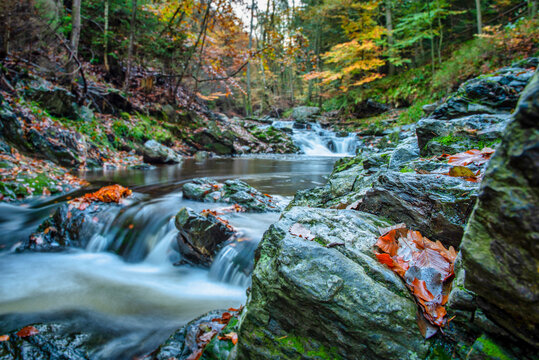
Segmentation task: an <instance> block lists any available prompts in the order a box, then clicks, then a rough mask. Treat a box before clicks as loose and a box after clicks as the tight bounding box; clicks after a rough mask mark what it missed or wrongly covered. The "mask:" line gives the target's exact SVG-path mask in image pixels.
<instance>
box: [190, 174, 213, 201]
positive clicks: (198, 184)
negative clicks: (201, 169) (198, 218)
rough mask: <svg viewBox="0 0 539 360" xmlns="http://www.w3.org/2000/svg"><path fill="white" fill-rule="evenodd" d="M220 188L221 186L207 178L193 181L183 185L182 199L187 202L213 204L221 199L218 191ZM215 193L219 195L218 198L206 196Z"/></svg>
mask: <svg viewBox="0 0 539 360" xmlns="http://www.w3.org/2000/svg"><path fill="white" fill-rule="evenodd" d="M221 186H222V184H220V183H218V182H217V181H214V180H211V179H208V178H199V179H194V180H193V181H191V182H189V183H187V184H184V185H183V187H182V191H183V197H184V198H186V199H189V200H196V201H205V202H215V201H217V200H219V199H220V198H221V193H220V191H218V190H219V189H220V187H221ZM216 191H217V192H218V193H219V198H217V199H215V198H214V197H212V196H207V195H208V194H211V193H213V192H216Z"/></svg>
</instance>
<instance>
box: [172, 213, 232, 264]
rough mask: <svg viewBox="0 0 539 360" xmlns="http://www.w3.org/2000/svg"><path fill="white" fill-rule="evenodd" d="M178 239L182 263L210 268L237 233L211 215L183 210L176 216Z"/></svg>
mask: <svg viewBox="0 0 539 360" xmlns="http://www.w3.org/2000/svg"><path fill="white" fill-rule="evenodd" d="M175 223H176V228H177V229H178V230H179V234H178V236H177V238H176V240H177V243H178V246H179V248H180V253H181V254H182V256H183V259H182V260H183V261H182V262H187V263H193V264H202V265H205V266H209V265H210V264H211V263H212V261H213V257H214V255H215V253H216V252H217V250H218V249H219V248H220V246H221V245H222V244H223V243H224V242H225V241H227V240H228V239H230V238H231V237H232V236H233V235H234V234H235V233H234V231H233V230H232V228H231V227H230V226H228V224H226V223H225V222H223V220H221V219H219V218H217V217H216V216H215V215H213V214H211V213H202V214H199V213H197V212H195V211H193V210H192V209H189V208H182V209H181V210H180V211H179V212H178V214H177V215H176V221H175Z"/></svg>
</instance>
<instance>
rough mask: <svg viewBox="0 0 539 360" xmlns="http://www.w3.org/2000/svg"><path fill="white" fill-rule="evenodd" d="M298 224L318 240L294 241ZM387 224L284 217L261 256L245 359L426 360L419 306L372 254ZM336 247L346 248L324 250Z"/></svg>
mask: <svg viewBox="0 0 539 360" xmlns="http://www.w3.org/2000/svg"><path fill="white" fill-rule="evenodd" d="M297 222H299V223H301V224H303V226H304V227H306V228H308V229H309V230H310V231H311V232H312V233H313V234H314V235H315V236H316V238H315V240H312V241H309V240H306V239H304V238H300V237H299V236H296V235H293V234H291V233H290V231H289V229H290V227H291V226H292V225H293V224H295V223H297ZM385 224H386V223H385V222H384V221H381V220H379V219H377V218H376V217H375V216H372V215H369V214H365V213H361V212H356V211H349V210H328V209H312V208H302V207H294V208H292V209H291V210H290V211H288V212H285V213H284V214H283V216H282V217H281V219H280V220H279V222H277V223H276V224H274V225H272V226H271V227H270V229H269V230H268V231H267V232H266V233H265V235H264V238H263V239H262V242H261V243H260V246H259V249H258V253H257V258H258V260H257V263H256V266H255V270H254V272H253V284H252V290H251V293H250V296H249V299H248V302H247V305H246V313H245V314H244V315H243V316H242V319H241V327H240V332H239V339H240V341H239V343H238V349H237V353H238V359H261V358H271V359H278V358H281V359H300V358H301V359H319V358H321V357H322V358H331V359H335V358H339V357H341V358H344V359H408V358H411V357H413V356H417V357H418V358H423V357H425V356H426V353H427V348H428V344H427V343H425V341H424V339H423V337H422V336H421V334H420V331H419V329H418V326H417V323H416V311H417V306H416V304H415V302H414V301H413V299H412V297H411V295H410V294H409V291H408V290H407V288H406V287H405V286H404V284H403V282H402V281H401V279H399V278H398V276H397V275H396V274H395V273H393V272H392V271H391V270H389V269H388V268H387V267H385V266H383V265H382V264H380V263H379V262H378V261H377V260H376V258H375V256H374V253H373V251H372V246H373V244H374V243H375V242H376V238H377V226H384V225H385ZM330 243H342V244H343V245H339V246H335V247H332V248H327V247H325V246H324V244H326V245H327V244H330Z"/></svg>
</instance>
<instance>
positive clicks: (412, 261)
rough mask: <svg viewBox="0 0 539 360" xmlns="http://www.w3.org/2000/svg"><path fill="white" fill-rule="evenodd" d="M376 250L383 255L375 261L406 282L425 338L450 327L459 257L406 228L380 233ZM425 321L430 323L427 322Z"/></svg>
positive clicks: (398, 227)
mask: <svg viewBox="0 0 539 360" xmlns="http://www.w3.org/2000/svg"><path fill="white" fill-rule="evenodd" d="M380 234H381V236H380V237H379V238H378V241H377V242H376V246H377V247H378V248H379V249H380V250H382V251H383V253H377V254H376V257H377V258H378V261H380V262H381V263H382V264H385V265H387V266H388V267H389V268H390V269H391V270H393V271H394V272H395V273H397V274H398V275H399V276H400V277H401V278H403V279H404V281H405V283H406V286H407V287H408V288H409V289H410V291H412V293H413V294H414V296H415V299H416V301H417V303H418V304H419V307H420V309H421V311H422V314H423V316H424V318H420V319H419V327H420V329H421V332H422V334H423V336H425V337H426V338H429V337H431V336H433V335H434V334H436V332H437V331H438V329H439V328H441V327H443V326H444V325H445V324H446V323H447V319H446V314H447V313H446V310H445V308H444V305H445V304H446V303H447V299H448V295H449V291H450V290H451V282H452V280H453V277H454V275H455V273H454V269H453V266H454V263H455V258H456V257H457V253H456V251H455V249H454V248H453V247H452V246H451V247H449V249H446V248H445V247H444V246H443V245H442V243H441V242H439V241H436V242H433V241H431V240H429V239H427V238H426V237H423V236H422V235H421V234H420V233H419V231H413V230H408V229H407V228H406V225H405V224H398V225H395V226H392V227H390V228H385V229H380ZM425 319H426V321H427V322H425V321H424V320H425Z"/></svg>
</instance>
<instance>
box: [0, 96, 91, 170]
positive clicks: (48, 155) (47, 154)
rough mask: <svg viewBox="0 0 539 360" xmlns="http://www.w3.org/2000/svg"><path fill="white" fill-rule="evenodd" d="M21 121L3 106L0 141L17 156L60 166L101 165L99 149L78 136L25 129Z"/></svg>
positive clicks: (50, 129)
mask: <svg viewBox="0 0 539 360" xmlns="http://www.w3.org/2000/svg"><path fill="white" fill-rule="evenodd" d="M22 118H23V115H22V114H18V113H17V112H14V111H12V110H11V109H10V108H9V107H7V106H6V107H3V108H2V109H1V110H0V121H1V122H2V127H1V128H0V130H1V132H2V137H4V139H6V141H7V142H8V143H10V144H12V145H13V146H14V147H16V148H17V149H19V150H20V151H21V152H23V153H25V154H28V155H30V156H35V157H37V158H39V159H47V160H51V161H53V162H54V163H56V164H59V165H62V166H77V165H80V164H82V163H84V162H86V163H87V164H89V165H99V164H102V161H101V159H100V151H99V149H97V148H96V147H95V146H92V145H91V144H87V143H86V142H85V141H84V140H83V139H82V136H81V135H80V134H79V133H76V132H74V131H70V130H66V129H59V128H52V127H44V128H42V129H36V128H27V127H26V126H25V124H24V123H23V122H22V120H20V119H22ZM92 155H95V156H92Z"/></svg>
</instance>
